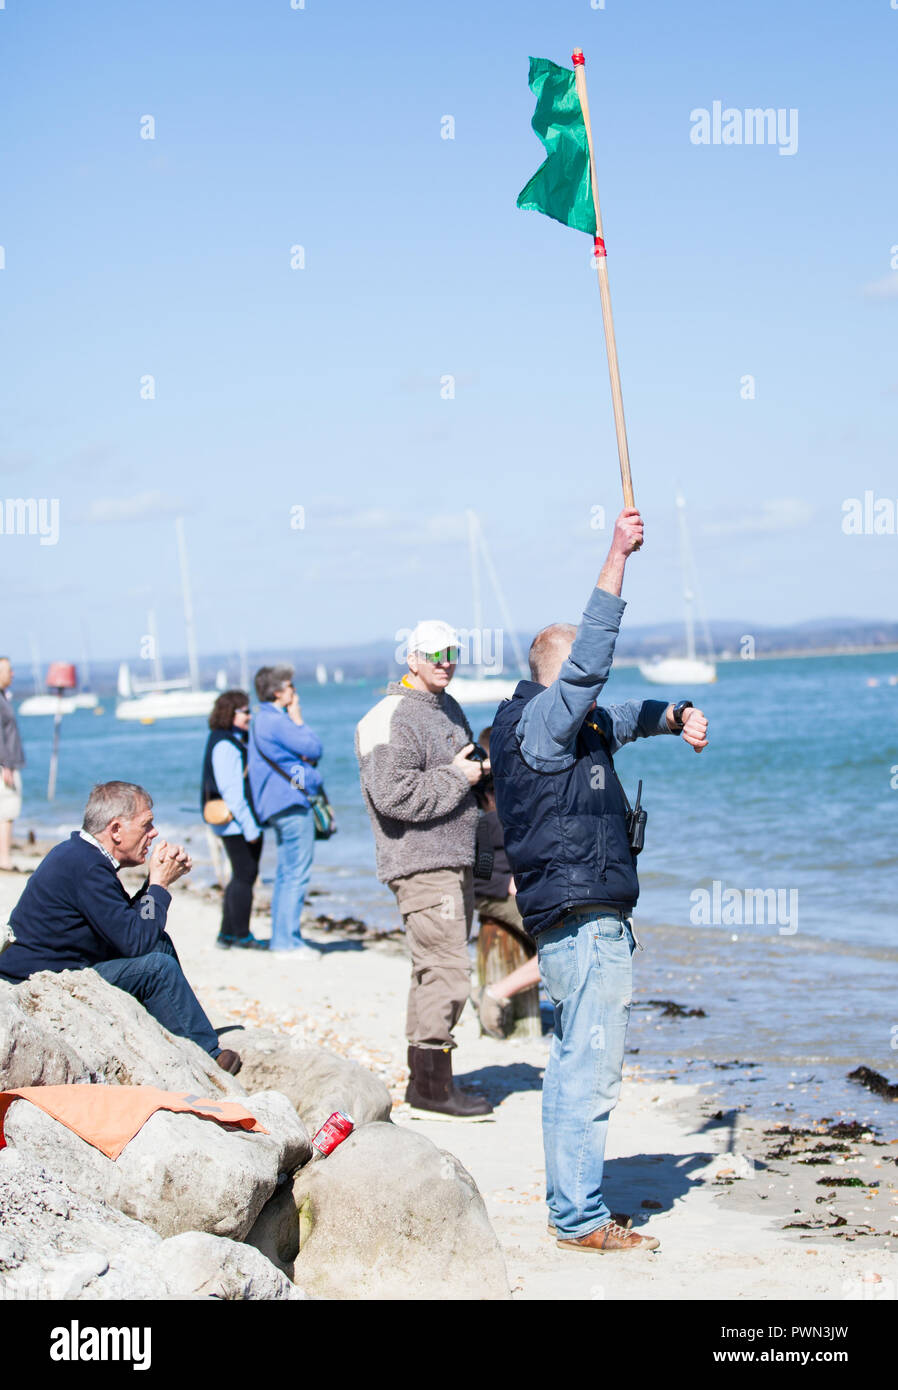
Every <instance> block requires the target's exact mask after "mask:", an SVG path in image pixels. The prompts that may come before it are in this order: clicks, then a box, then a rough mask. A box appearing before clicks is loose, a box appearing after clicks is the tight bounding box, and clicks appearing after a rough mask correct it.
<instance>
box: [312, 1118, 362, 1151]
mask: <svg viewBox="0 0 898 1390" xmlns="http://www.w3.org/2000/svg"><path fill="white" fill-rule="evenodd" d="M353 1127H354V1122H353V1118H352V1116H351V1115H347V1114H346V1113H345V1112H344V1111H342V1110H335V1111H334V1113H333V1115H329V1116H328V1118H327V1119H326V1120H325V1122H324V1124H323V1125H322V1126H321V1128H320V1129H319V1131H318V1133H317V1134H316V1135H314V1136H313V1138H312V1144H313V1146H314V1147H315V1148H316V1149H317V1150H318V1152H319V1153H320V1154H331V1153H333V1151H334V1149H335V1148H336V1147H337V1145H338V1144H342V1143H343V1140H344V1139H345V1138H346V1137H347V1136H348V1135H350V1134H351V1133H352V1131H353Z"/></svg>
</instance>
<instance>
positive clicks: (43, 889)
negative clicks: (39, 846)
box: [0, 830, 171, 984]
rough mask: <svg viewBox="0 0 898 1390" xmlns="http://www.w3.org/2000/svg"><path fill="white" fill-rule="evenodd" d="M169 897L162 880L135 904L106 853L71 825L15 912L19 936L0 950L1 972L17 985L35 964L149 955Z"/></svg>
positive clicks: (54, 966)
mask: <svg viewBox="0 0 898 1390" xmlns="http://www.w3.org/2000/svg"><path fill="white" fill-rule="evenodd" d="M170 902H171V894H170V893H169V891H168V889H167V888H161V887H159V886H158V885H157V884H153V885H152V886H151V887H150V888H148V889H147V890H146V892H145V893H144V894H143V896H142V897H141V898H140V899H139V901H137V902H132V900H131V899H130V898H129V897H128V894H127V892H126V891H125V889H124V887H123V886H122V884H121V883H120V882H119V878H118V875H117V873H116V871H115V866H114V865H113V864H112V862H111V861H110V860H109V859H107V858H106V856H105V854H104V853H103V851H102V850H100V849H98V848H97V847H96V845H92V844H90V842H89V841H87V840H82V838H81V836H80V834H79V832H78V831H77V830H73V831H72V834H71V836H70V837H69V839H68V840H63V842H62V844H60V845H55V846H54V847H53V849H51V850H50V853H49V854H48V855H47V857H46V858H45V859H44V860H42V862H41V863H40V864H39V865H38V867H37V868H36V869H35V871H34V873H33V874H32V875H31V877H30V878H29V880H28V882H27V884H26V885H25V891H24V893H23V894H22V896H21V898H20V899H19V901H18V902H17V903H16V905H15V907H14V908H13V910H12V912H11V914H10V918H9V922H10V926H11V927H12V929H13V932H14V934H15V941H14V942H13V943H12V945H11V946H8V947H7V948H6V950H5V951H4V952H3V953H2V955H0V977H2V978H3V979H6V980H11V981H12V982H13V983H14V984H16V983H18V982H19V981H20V980H27V978H28V976H29V975H33V974H34V973H35V971H37V970H81V969H83V968H84V967H85V966H91V965H99V964H100V962H101V961H107V960H119V959H121V958H122V957H125V956H143V955H146V953H147V952H148V951H152V950H153V948H154V947H155V946H157V945H158V944H159V941H160V939H161V937H162V936H163V933H164V931H165V919H166V915H167V913H168V905H169V903H170Z"/></svg>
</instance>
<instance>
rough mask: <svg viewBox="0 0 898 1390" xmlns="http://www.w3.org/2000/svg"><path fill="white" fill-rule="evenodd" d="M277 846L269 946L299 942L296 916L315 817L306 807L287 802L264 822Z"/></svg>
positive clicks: (283, 946)
mask: <svg viewBox="0 0 898 1390" xmlns="http://www.w3.org/2000/svg"><path fill="white" fill-rule="evenodd" d="M267 824H268V825H270V826H271V828H272V830H273V831H274V838H275V839H276V840H277V846H278V866H277V872H276V874H275V879H274V891H273V892H272V895H271V948H270V949H271V950H272V951H295V950H296V949H297V947H299V946H302V944H303V940H302V932H301V931H300V928H299V918H300V915H301V913H302V906H303V903H304V902H305V898H306V889H307V888H308V886H309V879H310V878H311V875H312V859H313V857H314V854H315V820H314V817H313V816H312V813H311V812H310V811H308V810H304V809H300V807H299V806H290V807H288V809H287V810H286V811H278V813H277V815H275V816H272V817H271V819H270V820H269V821H268V822H267Z"/></svg>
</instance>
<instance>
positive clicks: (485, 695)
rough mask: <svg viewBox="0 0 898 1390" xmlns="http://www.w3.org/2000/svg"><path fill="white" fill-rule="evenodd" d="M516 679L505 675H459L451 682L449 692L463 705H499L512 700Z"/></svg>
mask: <svg viewBox="0 0 898 1390" xmlns="http://www.w3.org/2000/svg"><path fill="white" fill-rule="evenodd" d="M517 685H518V683H517V681H516V680H507V679H506V678H505V677H503V676H483V677H477V676H457V677H456V678H455V680H452V681H450V682H449V687H448V689H449V694H450V695H451V696H452V698H453V699H454V700H457V701H458V703H459V704H460V705H462V706H465V705H494V706H495V705H498V704H499V703H500V702H501V701H502V700H510V699H511V697H512V695H513V694H514V692H515V690H516V689H517Z"/></svg>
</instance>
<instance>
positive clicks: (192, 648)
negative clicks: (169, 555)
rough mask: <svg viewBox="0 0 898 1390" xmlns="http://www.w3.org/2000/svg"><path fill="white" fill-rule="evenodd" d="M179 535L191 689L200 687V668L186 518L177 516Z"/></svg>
mask: <svg viewBox="0 0 898 1390" xmlns="http://www.w3.org/2000/svg"><path fill="white" fill-rule="evenodd" d="M175 531H176V533H177V537H178V559H179V560H180V563H181V591H182V594H183V598H184V628H185V630H186V633H187V667H188V670H189V672H190V688H191V690H199V688H200V668H199V662H198V661H197V655H196V633H195V632H194V629H193V601H192V599H191V597H190V573H189V571H188V569H187V544H186V542H185V540H184V518H183V517H182V516H179V517H176V518H175Z"/></svg>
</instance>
